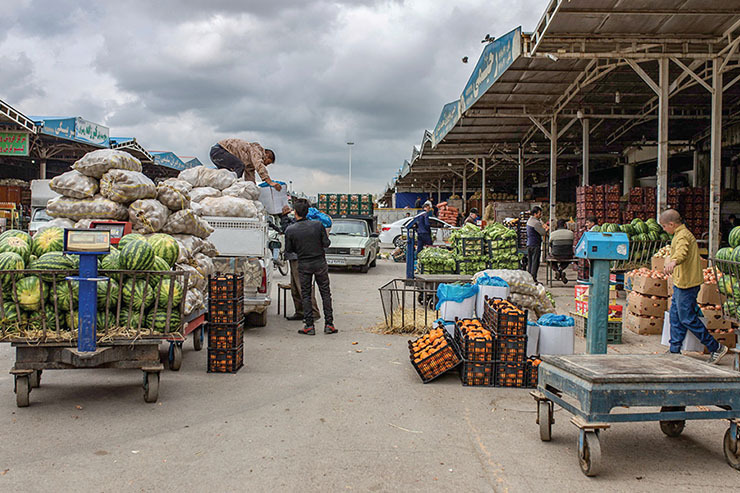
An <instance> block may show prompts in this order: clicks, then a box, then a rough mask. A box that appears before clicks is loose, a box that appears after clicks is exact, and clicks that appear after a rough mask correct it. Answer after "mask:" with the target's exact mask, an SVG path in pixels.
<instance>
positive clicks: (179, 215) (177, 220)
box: [162, 209, 213, 238]
mask: <svg viewBox="0 0 740 493" xmlns="http://www.w3.org/2000/svg"><path fill="white" fill-rule="evenodd" d="M162 231H163V232H165V233H169V234H175V233H183V234H188V235H194V236H197V237H199V238H208V236H210V234H211V233H213V228H212V227H211V225H210V224H208V221H205V220H204V219H201V218H199V217H198V216H196V215H195V214H194V213H193V211H192V210H191V209H183V210H181V211H177V212H174V213H172V214H171V215H170V217H168V218H167V222H166V223H165V225H164V227H163V228H162Z"/></svg>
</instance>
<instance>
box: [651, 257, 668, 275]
mask: <svg viewBox="0 0 740 493" xmlns="http://www.w3.org/2000/svg"><path fill="white" fill-rule="evenodd" d="M650 268H651V269H653V270H657V271H658V272H663V269H664V268H665V257H653V258H651V259H650Z"/></svg>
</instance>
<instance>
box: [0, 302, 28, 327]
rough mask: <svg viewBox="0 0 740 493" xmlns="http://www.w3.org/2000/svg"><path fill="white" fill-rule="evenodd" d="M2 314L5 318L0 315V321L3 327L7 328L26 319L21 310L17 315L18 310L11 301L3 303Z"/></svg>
mask: <svg viewBox="0 0 740 493" xmlns="http://www.w3.org/2000/svg"><path fill="white" fill-rule="evenodd" d="M3 313H4V314H5V317H2V314H0V320H2V326H3V327H7V325H8V324H14V323H16V322H23V321H25V320H26V318H27V317H28V315H27V314H26V313H25V312H24V311H23V310H21V311H20V313H18V309H17V308H16V306H15V303H13V302H12V301H6V302H4V303H3Z"/></svg>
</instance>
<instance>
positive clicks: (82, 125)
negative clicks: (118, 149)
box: [75, 116, 110, 147]
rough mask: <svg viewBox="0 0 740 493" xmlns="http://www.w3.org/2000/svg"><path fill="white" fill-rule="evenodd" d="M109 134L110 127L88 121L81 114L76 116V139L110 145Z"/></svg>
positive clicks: (94, 143)
mask: <svg viewBox="0 0 740 493" xmlns="http://www.w3.org/2000/svg"><path fill="white" fill-rule="evenodd" d="M109 135H110V130H109V129H108V127H104V126H102V125H98V124H97V123H93V122H90V121H87V120H85V119H84V118H80V117H79V116H78V117H77V118H75V140H78V141H80V142H85V143H87V144H92V145H94V146H98V147H109V144H110V142H109V140H108V136H109Z"/></svg>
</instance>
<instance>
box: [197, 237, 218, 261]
mask: <svg viewBox="0 0 740 493" xmlns="http://www.w3.org/2000/svg"><path fill="white" fill-rule="evenodd" d="M200 253H202V254H203V255H208V256H209V257H218V248H216V245H214V244H213V243H212V242H211V241H210V240H209V239H205V240H203V247H202V248H201V249H200Z"/></svg>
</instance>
